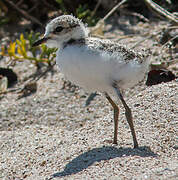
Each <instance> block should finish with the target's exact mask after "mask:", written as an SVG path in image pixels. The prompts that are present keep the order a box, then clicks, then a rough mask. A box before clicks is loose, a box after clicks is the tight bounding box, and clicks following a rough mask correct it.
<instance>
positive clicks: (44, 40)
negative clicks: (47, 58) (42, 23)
mask: <svg viewBox="0 0 178 180" xmlns="http://www.w3.org/2000/svg"><path fill="white" fill-rule="evenodd" d="M48 39H49V38H45V37H44V38H42V39H39V40H38V41H36V42H34V43H33V44H32V47H35V46H38V45H40V44H42V43H45V42H46V41H47V40H48Z"/></svg>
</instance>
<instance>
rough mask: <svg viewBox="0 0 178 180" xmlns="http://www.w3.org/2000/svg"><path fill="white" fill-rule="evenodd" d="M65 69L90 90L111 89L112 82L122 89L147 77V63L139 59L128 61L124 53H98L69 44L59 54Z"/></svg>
mask: <svg viewBox="0 0 178 180" xmlns="http://www.w3.org/2000/svg"><path fill="white" fill-rule="evenodd" d="M56 61H57V64H58V66H59V68H60V70H61V72H62V73H63V74H64V75H65V76H66V78H67V79H68V80H70V81H71V82H73V83H74V84H76V85H79V86H81V87H83V88H85V89H87V90H90V91H101V92H110V91H113V90H112V87H111V85H112V82H113V81H117V82H118V85H119V86H120V87H121V88H127V87H130V86H133V85H134V84H136V83H137V82H138V81H140V80H141V79H143V77H144V74H145V72H146V69H147V68H146V65H144V64H138V62H136V61H134V60H133V61H132V62H131V63H126V62H125V61H123V58H122V56H120V57H118V56H117V57H115V56H111V55H109V54H108V53H107V52H104V51H102V52H98V51H96V52H94V51H91V50H89V49H88V48H87V46H82V47H79V46H68V47H66V48H64V49H63V50H61V51H60V50H58V52H57V57H56Z"/></svg>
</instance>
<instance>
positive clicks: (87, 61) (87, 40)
mask: <svg viewBox="0 0 178 180" xmlns="http://www.w3.org/2000/svg"><path fill="white" fill-rule="evenodd" d="M41 43H46V44H47V46H49V47H55V48H58V51H57V56H56V62H57V64H58V66H59V68H60V70H61V72H62V73H63V74H64V75H65V76H66V78H67V79H68V80H70V81H71V82H73V83H74V84H76V85H79V86H81V87H83V88H84V89H87V90H90V91H100V92H102V93H103V94H104V95H105V97H106V98H107V100H108V101H109V103H110V104H111V105H112V107H113V109H114V141H113V143H114V144H117V132H118V117H119V107H118V106H117V104H116V103H115V100H113V97H117V98H118V99H120V100H121V102H122V104H123V106H124V108H125V115H126V119H127V122H128V124H129V127H130V129H131V133H132V137H133V142H134V147H135V148H136V147H138V142H137V138H136V133H135V130H134V125H133V120H132V113H131V110H130V108H129V107H128V105H127V104H126V102H125V100H124V98H123V96H122V94H121V92H122V90H124V89H126V88H129V87H132V86H133V85H135V84H136V83H138V82H139V81H141V80H142V79H143V78H144V75H145V73H146V72H147V70H148V64H149V63H148V61H149V60H148V57H147V56H144V55H143V54H139V53H136V52H134V51H132V50H130V49H128V48H126V47H125V46H123V45H120V44H118V43H116V42H112V41H110V40H104V39H99V38H92V37H89V36H88V29H87V27H85V25H84V24H83V23H82V22H81V20H79V19H77V18H75V17H73V16H71V15H63V16H59V17H57V18H55V19H53V20H52V21H51V22H49V24H47V26H46V31H45V34H44V37H43V38H42V39H40V40H38V41H37V42H35V43H34V46H37V45H39V44H41Z"/></svg>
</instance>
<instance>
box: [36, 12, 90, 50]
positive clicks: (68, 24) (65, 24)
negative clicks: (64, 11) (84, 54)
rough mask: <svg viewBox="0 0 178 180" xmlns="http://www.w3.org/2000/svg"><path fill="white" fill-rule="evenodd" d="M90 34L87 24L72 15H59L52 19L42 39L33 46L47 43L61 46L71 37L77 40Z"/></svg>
mask: <svg viewBox="0 0 178 180" xmlns="http://www.w3.org/2000/svg"><path fill="white" fill-rule="evenodd" d="M87 36H88V30H87V28H86V27H85V25H84V24H83V23H82V22H81V20H79V19H78V18H75V17H74V16H72V15H63V16H59V17H57V18H55V19H53V20H52V21H50V22H49V23H48V24H47V26H46V30H45V34H44V36H43V38H42V39H40V40H38V41H36V42H35V43H34V44H33V46H38V45H40V44H42V43H46V45H47V46H49V47H55V48H60V47H63V46H64V44H65V43H67V42H68V41H70V40H71V39H73V40H77V39H82V38H85V37H87Z"/></svg>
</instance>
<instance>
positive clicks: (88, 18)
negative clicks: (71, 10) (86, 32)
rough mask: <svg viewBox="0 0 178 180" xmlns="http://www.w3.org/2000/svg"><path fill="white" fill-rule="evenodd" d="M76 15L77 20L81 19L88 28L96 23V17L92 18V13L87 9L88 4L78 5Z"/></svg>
mask: <svg viewBox="0 0 178 180" xmlns="http://www.w3.org/2000/svg"><path fill="white" fill-rule="evenodd" d="M76 15H77V17H78V18H79V19H83V20H84V21H85V22H86V23H87V24H88V25H89V26H93V25H95V24H96V23H97V21H98V18H97V17H95V16H94V17H92V11H91V10H90V9H89V7H88V4H84V5H81V4H80V5H79V7H78V8H77V9H76Z"/></svg>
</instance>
